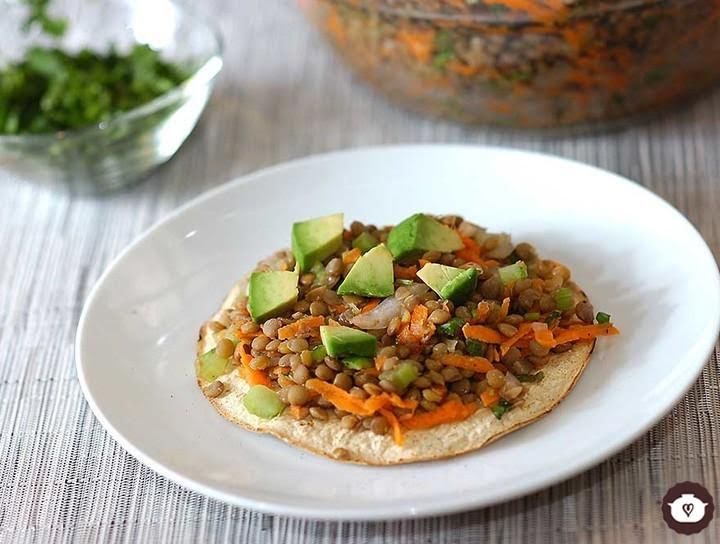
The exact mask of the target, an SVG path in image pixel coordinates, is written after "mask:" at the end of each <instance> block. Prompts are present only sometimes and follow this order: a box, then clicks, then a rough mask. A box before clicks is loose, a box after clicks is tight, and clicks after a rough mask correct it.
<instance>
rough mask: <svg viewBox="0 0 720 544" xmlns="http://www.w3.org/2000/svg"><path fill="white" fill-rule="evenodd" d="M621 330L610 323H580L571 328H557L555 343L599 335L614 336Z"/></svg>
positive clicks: (565, 342)
mask: <svg viewBox="0 0 720 544" xmlns="http://www.w3.org/2000/svg"><path fill="white" fill-rule="evenodd" d="M616 334H620V331H619V330H618V329H617V328H615V327H614V326H613V325H612V324H610V323H607V324H605V323H603V324H598V325H579V326H576V327H570V328H569V329H556V330H555V345H557V346H559V345H560V344H567V343H568V342H575V341H577V340H592V339H593V338H597V337H598V336H614V335H616Z"/></svg>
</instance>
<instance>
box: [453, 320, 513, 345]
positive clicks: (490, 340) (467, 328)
mask: <svg viewBox="0 0 720 544" xmlns="http://www.w3.org/2000/svg"><path fill="white" fill-rule="evenodd" d="M462 331H463V334H464V335H465V338H471V339H472V340H480V341H481V342H485V343H487V344H502V343H503V342H504V341H505V337H504V336H503V335H502V334H500V333H499V332H498V331H496V330H495V329H491V328H490V327H486V326H485V325H468V324H467V323H466V324H465V325H463V328H462Z"/></svg>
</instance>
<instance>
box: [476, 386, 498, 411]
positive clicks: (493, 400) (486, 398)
mask: <svg viewBox="0 0 720 544" xmlns="http://www.w3.org/2000/svg"><path fill="white" fill-rule="evenodd" d="M480 400H481V401H482V403H483V406H495V405H496V404H497V403H498V401H499V400H500V393H498V390H497V389H493V388H492V387H488V388H487V389H486V390H485V391H483V392H482V393H480Z"/></svg>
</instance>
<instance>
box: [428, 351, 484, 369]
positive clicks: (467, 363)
mask: <svg viewBox="0 0 720 544" xmlns="http://www.w3.org/2000/svg"><path fill="white" fill-rule="evenodd" d="M440 362H441V363H443V364H445V365H449V366H455V367H457V368H464V369H466V370H473V371H475V372H482V373H487V372H489V371H490V370H492V369H494V368H495V367H494V366H493V365H492V363H491V362H490V361H488V360H487V359H486V358H485V357H473V356H471V355H461V354H460V353H447V354H445V355H443V356H442V357H440Z"/></svg>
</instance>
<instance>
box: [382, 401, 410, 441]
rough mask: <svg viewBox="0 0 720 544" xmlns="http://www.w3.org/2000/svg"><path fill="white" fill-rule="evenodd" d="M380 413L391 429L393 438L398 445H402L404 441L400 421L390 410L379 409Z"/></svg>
mask: <svg viewBox="0 0 720 544" xmlns="http://www.w3.org/2000/svg"><path fill="white" fill-rule="evenodd" d="M380 414H382V416H383V417H384V418H385V419H386V420H387V422H388V424H389V425H390V427H391V428H392V431H393V440H395V444H397V445H398V446H402V445H403V444H404V443H405V436H404V435H403V432H402V428H400V422H399V421H398V419H397V418H396V417H395V414H393V413H392V412H391V411H390V410H385V409H381V410H380Z"/></svg>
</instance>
